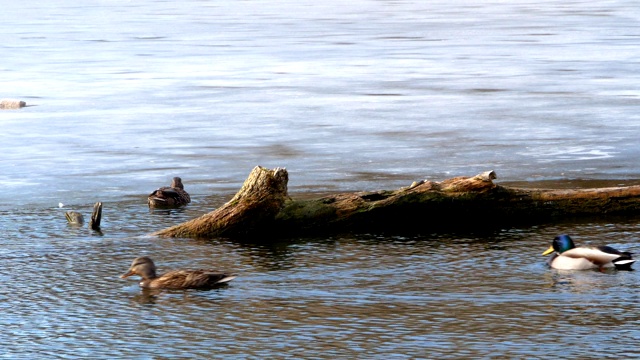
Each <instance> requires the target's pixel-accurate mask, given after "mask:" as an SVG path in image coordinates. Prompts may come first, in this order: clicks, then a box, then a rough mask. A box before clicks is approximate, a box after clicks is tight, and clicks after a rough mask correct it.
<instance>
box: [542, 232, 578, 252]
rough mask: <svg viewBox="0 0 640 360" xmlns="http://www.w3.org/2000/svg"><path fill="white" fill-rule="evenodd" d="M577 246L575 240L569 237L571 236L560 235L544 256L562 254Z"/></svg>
mask: <svg viewBox="0 0 640 360" xmlns="http://www.w3.org/2000/svg"><path fill="white" fill-rule="evenodd" d="M574 247H576V246H575V244H574V243H573V240H571V238H570V237H569V235H558V236H556V237H555V238H554V239H553V243H552V244H551V246H550V247H549V248H548V249H547V251H545V252H543V253H542V255H549V254H551V253H552V252H554V251H555V252H557V253H558V254H562V253H563V252H565V251H567V250H571V249H573V248H574Z"/></svg>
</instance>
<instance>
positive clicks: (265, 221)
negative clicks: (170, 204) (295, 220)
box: [153, 166, 289, 238]
mask: <svg viewBox="0 0 640 360" xmlns="http://www.w3.org/2000/svg"><path fill="white" fill-rule="evenodd" d="M288 182H289V174H288V172H287V170H286V169H281V168H275V169H273V170H269V169H265V168H263V167H260V166H256V167H255V168H254V169H253V171H251V174H249V177H248V178H247V180H245V182H244V184H243V185H242V188H241V189H240V191H238V193H237V194H236V195H235V196H234V197H233V199H231V200H230V201H229V202H227V203H226V204H224V205H223V206H222V207H220V208H218V209H216V210H214V211H212V212H210V213H208V214H205V215H203V216H201V217H199V218H196V219H193V220H190V221H187V222H185V223H182V224H179V225H176V226H172V227H170V228H168V229H164V230H161V231H158V232H156V233H154V234H153V235H158V236H169V237H193V238H213V237H242V236H248V235H250V234H253V233H255V232H258V231H261V230H262V229H264V228H266V227H270V226H271V225H272V223H273V220H274V218H275V216H276V215H277V214H278V213H279V212H280V210H281V209H282V207H283V205H284V202H285V199H286V198H287V183H288Z"/></svg>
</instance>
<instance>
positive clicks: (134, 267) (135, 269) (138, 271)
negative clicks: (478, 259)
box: [120, 256, 156, 279]
mask: <svg viewBox="0 0 640 360" xmlns="http://www.w3.org/2000/svg"><path fill="white" fill-rule="evenodd" d="M132 275H139V276H140V277H141V278H143V279H154V278H155V277H156V265H155V264H154V263H153V260H151V258H149V257H147V256H141V257H138V258H135V260H133V262H132V263H131V267H130V268H129V271H127V272H126V273H124V274H122V275H121V276H120V278H121V279H124V278H128V277H129V276H132Z"/></svg>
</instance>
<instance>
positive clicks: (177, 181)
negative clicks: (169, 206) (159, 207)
mask: <svg viewBox="0 0 640 360" xmlns="http://www.w3.org/2000/svg"><path fill="white" fill-rule="evenodd" d="M171 187H172V188H178V189H182V190H184V185H182V179H181V178H179V177H177V176H176V177H174V178H173V180H171Z"/></svg>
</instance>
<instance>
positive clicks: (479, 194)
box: [156, 168, 640, 238]
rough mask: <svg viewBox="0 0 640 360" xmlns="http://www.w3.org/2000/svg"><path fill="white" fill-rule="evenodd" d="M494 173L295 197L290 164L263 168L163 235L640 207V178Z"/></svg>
mask: <svg viewBox="0 0 640 360" xmlns="http://www.w3.org/2000/svg"><path fill="white" fill-rule="evenodd" d="M256 172H257V174H255V173H256ZM267 174H271V175H269V176H267ZM263 177H264V178H263ZM495 178H496V175H495V173H494V172H493V171H488V172H485V173H482V174H479V175H476V176H474V177H457V178H453V179H449V180H444V181H441V182H433V181H420V182H414V183H413V184H412V185H411V186H409V187H406V188H401V189H398V190H393V191H386V190H384V191H374V192H357V193H345V194H336V195H330V196H325V197H321V198H318V199H312V200H292V199H288V197H287V195H286V185H287V184H286V182H287V179H288V176H287V173H286V170H284V169H275V170H266V169H263V168H256V169H254V171H253V172H252V174H251V176H249V178H248V179H247V180H246V181H245V183H244V185H243V187H242V189H241V190H240V191H239V192H238V194H236V196H235V197H234V198H233V199H232V200H231V201H230V202H228V203H226V204H225V205H224V206H223V207H221V208H220V209H218V210H215V211H213V212H211V213H209V214H206V215H204V216H202V217H200V218H198V219H195V220H191V221H189V222H186V223H183V224H180V225H177V226H174V227H172V228H168V229H166V230H162V231H160V232H158V233H156V235H162V236H177V237H217V236H229V237H233V236H237V235H254V234H256V233H259V234H260V236H261V237H263V238H268V237H274V236H275V237H280V236H296V235H313V234H320V233H322V234H326V233H338V232H346V231H349V232H351V231H354V232H371V231H420V232H430V231H437V230H441V229H447V230H473V229H476V228H486V227H487V226H510V225H515V224H522V223H536V222H545V221H551V220H561V219H566V218H577V217H583V216H602V215H623V214H624V215H626V214H640V186H629V187H612V188H595V189H572V190H551V189H522V188H511V187H505V186H500V185H497V184H495V183H494V182H493V180H494V179H495ZM265 180H268V181H265ZM254 194H259V196H256V195H254ZM285 199H288V200H287V201H285Z"/></svg>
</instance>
